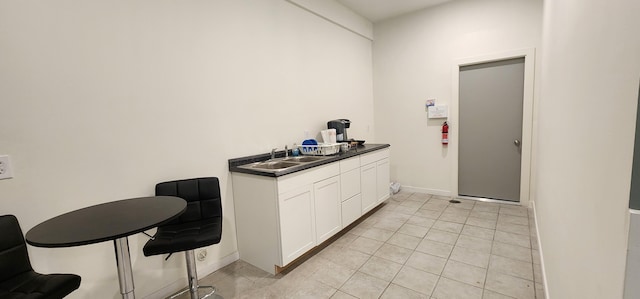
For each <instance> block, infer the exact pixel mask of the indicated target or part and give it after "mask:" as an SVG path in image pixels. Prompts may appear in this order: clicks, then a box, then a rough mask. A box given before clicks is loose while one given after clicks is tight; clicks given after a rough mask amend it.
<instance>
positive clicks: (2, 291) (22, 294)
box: [0, 271, 80, 299]
mask: <svg viewBox="0 0 640 299" xmlns="http://www.w3.org/2000/svg"><path fill="white" fill-rule="evenodd" d="M78 287H80V276H78V275H74V274H48V275H44V274H40V273H36V272H32V271H30V272H25V273H22V274H20V275H18V276H15V277H13V278H11V279H9V280H7V281H3V282H2V283H1V284H0V298H3V299H45V298H47V299H52V298H63V297H64V296H66V295H68V294H69V293H71V292H73V291H74V290H75V289H77V288H78Z"/></svg>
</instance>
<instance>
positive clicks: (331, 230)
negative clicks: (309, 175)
mask: <svg viewBox="0 0 640 299" xmlns="http://www.w3.org/2000/svg"><path fill="white" fill-rule="evenodd" d="M313 196H314V200H315V214H316V241H317V244H320V243H322V242H324V241H325V240H327V239H329V237H331V236H333V235H334V234H335V233H337V232H339V231H340V230H341V229H342V200H341V199H340V177H338V176H334V177H331V178H328V179H326V180H323V181H320V182H317V183H315V184H313Z"/></svg>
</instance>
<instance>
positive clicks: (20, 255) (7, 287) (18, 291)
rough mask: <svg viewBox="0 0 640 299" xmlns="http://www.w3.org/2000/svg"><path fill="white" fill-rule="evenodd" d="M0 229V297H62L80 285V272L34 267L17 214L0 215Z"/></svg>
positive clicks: (28, 298) (17, 298)
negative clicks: (40, 270)
mask: <svg viewBox="0 0 640 299" xmlns="http://www.w3.org/2000/svg"><path fill="white" fill-rule="evenodd" d="M0 232H1V233H0V298H2V299H45V298H46V299H60V298H63V297H64V296H66V295H68V294H70V293H71V292H73V291H74V290H75V289H77V288H78V287H80V280H81V278H80V276H78V275H75V274H40V273H37V272H35V271H33V268H32V267H31V263H30V262H29V254H28V252H27V243H25V242H24V235H22V229H21V228H20V224H19V223H18V219H17V218H16V217H15V216H13V215H4V216H0Z"/></svg>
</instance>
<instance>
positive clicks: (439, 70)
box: [373, 0, 542, 195]
mask: <svg viewBox="0 0 640 299" xmlns="http://www.w3.org/2000/svg"><path fill="white" fill-rule="evenodd" d="M541 32H542V1H540V0H520V1H513V0H482V1H477V0H473V1H472V0H459V1H452V2H449V3H445V4H442V5H439V6H436V7H433V8H429V9H426V10H422V11H419V12H416V13H413V14H409V15H406V16H401V17H397V18H393V19H390V20H388V21H384V22H382V23H376V24H375V26H374V36H375V39H374V44H373V57H374V59H373V64H374V71H373V73H374V98H375V119H376V139H378V140H384V141H385V142H388V143H390V144H392V145H393V157H392V160H391V176H392V180H396V181H398V182H399V183H400V184H402V185H403V186H404V187H410V188H412V189H414V190H418V191H425V192H431V193H436V194H443V195H448V194H450V193H451V191H452V189H453V186H452V182H451V181H452V173H451V171H452V169H451V168H452V161H451V157H450V156H451V153H450V152H449V149H448V148H447V147H443V146H442V144H441V143H440V137H441V135H440V130H441V125H442V122H443V120H442V119H433V120H428V118H427V113H426V112H425V108H424V105H425V102H426V100H427V99H432V98H435V99H436V104H450V100H451V97H452V88H453V87H452V81H453V80H452V76H453V74H452V65H453V63H454V61H456V60H459V59H466V58H470V57H478V56H485V55H493V54H496V53H502V52H506V51H511V50H519V49H525V48H539V47H540V44H541ZM534 100H535V96H534Z"/></svg>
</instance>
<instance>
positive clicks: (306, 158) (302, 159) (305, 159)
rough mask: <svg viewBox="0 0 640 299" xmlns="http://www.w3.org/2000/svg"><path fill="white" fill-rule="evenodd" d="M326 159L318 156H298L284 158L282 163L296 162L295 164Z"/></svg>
mask: <svg viewBox="0 0 640 299" xmlns="http://www.w3.org/2000/svg"><path fill="white" fill-rule="evenodd" d="M325 159H328V157H320V156H299V157H289V158H285V159H284V161H296V162H316V161H320V160H325Z"/></svg>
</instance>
